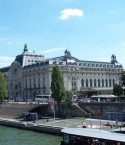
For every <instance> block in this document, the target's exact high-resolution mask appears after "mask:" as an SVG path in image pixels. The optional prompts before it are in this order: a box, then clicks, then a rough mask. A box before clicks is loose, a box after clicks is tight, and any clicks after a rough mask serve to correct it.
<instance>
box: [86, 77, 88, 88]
mask: <svg viewBox="0 0 125 145" xmlns="http://www.w3.org/2000/svg"><path fill="white" fill-rule="evenodd" d="M86 87H88V79H86Z"/></svg>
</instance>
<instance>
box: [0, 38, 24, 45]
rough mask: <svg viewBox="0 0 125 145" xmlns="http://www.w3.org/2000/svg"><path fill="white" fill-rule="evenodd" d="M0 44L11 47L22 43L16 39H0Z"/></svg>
mask: <svg viewBox="0 0 125 145" xmlns="http://www.w3.org/2000/svg"><path fill="white" fill-rule="evenodd" d="M0 43H3V44H7V45H11V44H21V43H22V42H21V41H20V40H18V39H12V38H11V39H8V38H0Z"/></svg>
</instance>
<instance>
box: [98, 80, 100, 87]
mask: <svg viewBox="0 0 125 145" xmlns="http://www.w3.org/2000/svg"><path fill="white" fill-rule="evenodd" d="M98 86H99V87H100V79H98Z"/></svg>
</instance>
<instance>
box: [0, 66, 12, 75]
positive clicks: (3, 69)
mask: <svg viewBox="0 0 125 145" xmlns="http://www.w3.org/2000/svg"><path fill="white" fill-rule="evenodd" d="M9 69H10V66H7V67H3V68H0V72H2V73H4V72H8V70H9Z"/></svg>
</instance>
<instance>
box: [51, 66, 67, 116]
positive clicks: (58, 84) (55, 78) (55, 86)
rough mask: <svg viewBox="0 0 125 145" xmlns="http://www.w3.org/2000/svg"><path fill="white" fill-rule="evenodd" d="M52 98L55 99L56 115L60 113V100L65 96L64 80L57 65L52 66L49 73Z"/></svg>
mask: <svg viewBox="0 0 125 145" xmlns="http://www.w3.org/2000/svg"><path fill="white" fill-rule="evenodd" d="M51 79H52V80H51V92H52V98H54V100H55V101H57V104H58V115H60V102H61V101H62V100H63V99H64V98H65V89H64V80H63V76H62V75H61V72H60V69H59V67H58V65H56V66H54V67H53V70H52V75H51Z"/></svg>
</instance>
